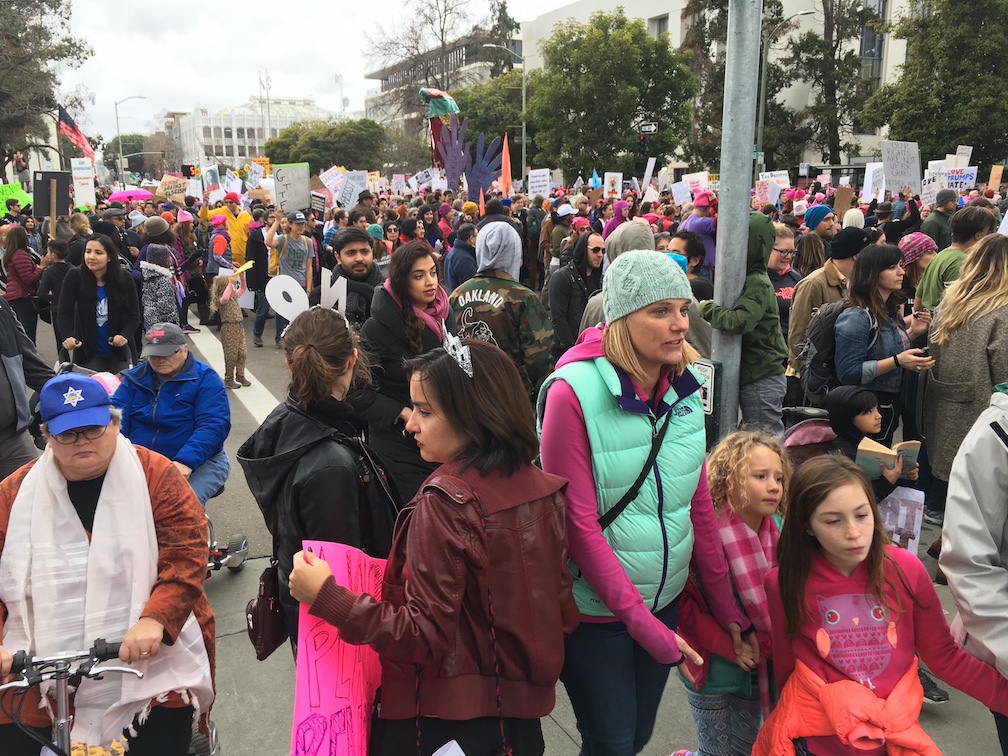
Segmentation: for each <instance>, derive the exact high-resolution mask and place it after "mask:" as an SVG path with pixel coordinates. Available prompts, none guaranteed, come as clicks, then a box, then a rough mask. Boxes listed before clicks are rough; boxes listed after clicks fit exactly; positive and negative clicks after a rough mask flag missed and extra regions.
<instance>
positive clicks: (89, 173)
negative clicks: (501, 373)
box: [70, 158, 993, 207]
mask: <svg viewBox="0 0 1008 756" xmlns="http://www.w3.org/2000/svg"><path fill="white" fill-rule="evenodd" d="M70 173H71V174H73V187H74V202H75V203H76V204H77V207H80V206H81V205H90V206H91V207H94V206H95V192H94V166H93V165H91V158H71V159H70ZM992 175H993V174H992Z"/></svg>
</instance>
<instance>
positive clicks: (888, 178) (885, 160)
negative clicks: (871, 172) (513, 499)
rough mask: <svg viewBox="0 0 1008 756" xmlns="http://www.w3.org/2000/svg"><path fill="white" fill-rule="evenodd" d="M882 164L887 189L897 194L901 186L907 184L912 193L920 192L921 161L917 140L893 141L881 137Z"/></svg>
mask: <svg viewBox="0 0 1008 756" xmlns="http://www.w3.org/2000/svg"><path fill="white" fill-rule="evenodd" d="M882 165H883V167H884V172H885V188H886V189H887V190H889V191H890V192H892V193H893V194H898V193H899V191H900V189H901V188H902V187H904V186H909V187H910V190H911V191H912V192H913V193H914V194H920V191H921V163H920V148H919V147H918V146H917V142H894V141H890V140H888V139H883V140H882Z"/></svg>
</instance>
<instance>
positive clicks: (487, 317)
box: [451, 270, 553, 406]
mask: <svg viewBox="0 0 1008 756" xmlns="http://www.w3.org/2000/svg"><path fill="white" fill-rule="evenodd" d="M451 307H452V313H453V314H454V315H455V321H456V323H458V329H459V330H458V335H459V337H460V338H474V339H481V340H482V341H486V342H489V343H491V344H493V345H495V346H497V347H500V349H501V350H503V351H504V352H505V353H506V354H507V355H508V356H510V357H511V359H512V360H513V361H514V364H515V366H516V367H517V368H518V372H519V373H520V374H521V377H522V381H523V382H524V383H525V389H526V391H527V392H528V395H529V400H530V401H531V402H532V405H533V406H535V402H536V398H537V397H538V395H539V387H540V386H542V382H543V381H544V380H546V376H548V375H549V374H550V373H551V372H552V371H553V357H552V356H551V354H550V350H551V349H552V347H553V325H552V324H551V323H550V319H549V315H547V314H546V309H545V308H544V307H543V306H542V303H541V302H540V301H539V297H537V296H536V294H535V293H534V292H533V291H532V290H531V289H529V288H528V287H526V286H522V285H521V284H520V283H518V282H517V281H515V280H514V279H513V278H511V276H509V275H508V274H507V273H504V272H503V271H499V270H489V271H484V272H483V273H477V274H476V275H475V276H473V277H472V278H470V279H469V280H468V281H466V282H465V283H464V284H462V285H461V286H459V287H458V288H457V289H455V291H453V292H452V295H451Z"/></svg>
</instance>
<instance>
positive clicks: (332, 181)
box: [318, 165, 343, 194]
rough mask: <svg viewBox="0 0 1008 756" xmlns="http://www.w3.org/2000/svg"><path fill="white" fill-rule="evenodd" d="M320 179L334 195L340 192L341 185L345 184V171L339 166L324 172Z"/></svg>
mask: <svg viewBox="0 0 1008 756" xmlns="http://www.w3.org/2000/svg"><path fill="white" fill-rule="evenodd" d="M318 177H319V180H321V181H322V183H323V184H325V188H326V189H328V190H329V191H330V192H332V193H333V194H336V192H338V191H339V188H340V185H341V184H342V183H343V171H341V170H340V169H339V166H338V165H334V166H333V167H332V168H328V169H326V170H324V171H322V173H320V174H319V175H318Z"/></svg>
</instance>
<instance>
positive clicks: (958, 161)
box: [952, 144, 973, 168]
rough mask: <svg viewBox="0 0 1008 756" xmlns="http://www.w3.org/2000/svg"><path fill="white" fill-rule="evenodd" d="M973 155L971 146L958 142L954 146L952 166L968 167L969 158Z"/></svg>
mask: <svg viewBox="0 0 1008 756" xmlns="http://www.w3.org/2000/svg"><path fill="white" fill-rule="evenodd" d="M971 157H973V148H972V147H971V146H970V145H968V144H960V145H959V146H958V147H956V154H955V163H954V164H953V165H952V167H953V168H969V162H970V158H971Z"/></svg>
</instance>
